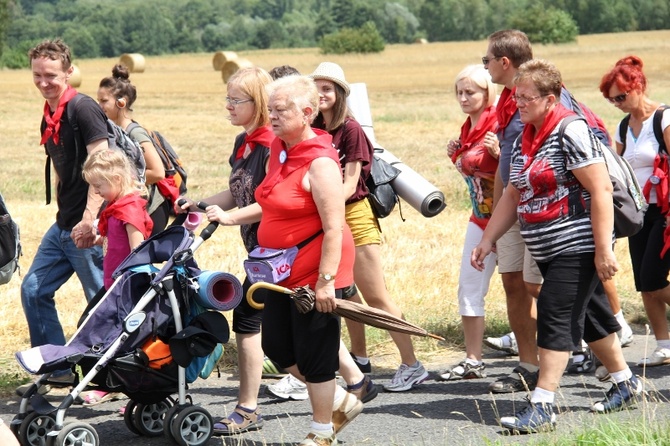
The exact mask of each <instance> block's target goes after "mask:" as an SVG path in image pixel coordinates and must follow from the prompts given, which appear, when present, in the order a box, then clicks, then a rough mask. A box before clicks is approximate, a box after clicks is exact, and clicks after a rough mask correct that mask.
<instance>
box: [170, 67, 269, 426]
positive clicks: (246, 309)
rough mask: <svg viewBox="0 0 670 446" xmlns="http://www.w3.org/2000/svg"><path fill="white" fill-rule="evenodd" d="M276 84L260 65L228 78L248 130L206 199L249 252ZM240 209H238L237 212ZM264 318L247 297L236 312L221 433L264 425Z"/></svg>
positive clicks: (232, 113) (230, 107)
mask: <svg viewBox="0 0 670 446" xmlns="http://www.w3.org/2000/svg"><path fill="white" fill-rule="evenodd" d="M270 82H272V78H271V77H270V75H269V74H268V73H267V72H266V71H265V70H263V69H262V68H257V67H253V68H245V69H242V70H240V71H238V72H236V73H235V74H234V75H233V76H232V77H231V78H230V79H229V80H228V84H227V92H228V95H227V96H226V99H225V100H226V110H227V111H228V115H229V119H230V123H231V124H233V125H235V126H239V127H242V128H243V129H244V131H243V132H242V133H240V134H239V135H238V136H237V138H235V145H234V147H233V152H232V154H231V155H230V159H229V160H228V161H229V163H230V166H231V167H232V170H231V173H230V177H229V179H228V189H226V190H224V191H222V192H219V193H218V194H216V195H213V196H211V197H208V198H204V199H203V200H202V201H203V202H205V203H207V204H209V205H210V206H209V207H208V208H207V217H208V219H209V220H210V221H217V222H219V223H221V224H223V225H239V226H240V234H241V236H242V241H243V243H244V247H245V248H246V249H247V251H248V252H250V251H251V250H253V249H254V248H255V247H256V246H257V245H258V236H257V233H258V226H259V223H258V220H259V219H260V215H261V208H260V206H259V205H258V204H256V199H255V198H254V192H255V191H256V188H257V187H258V185H259V184H260V183H261V182H262V181H263V179H264V178H265V174H266V171H267V167H268V160H269V158H270V144H271V143H272V141H273V140H274V139H275V135H274V133H272V127H271V126H270V118H269V112H268V95H267V92H266V90H265V87H266V85H268V84H269V83H270ZM184 198H185V197H184ZM186 200H187V204H184V205H183V206H182V208H183V209H189V210H191V211H196V210H197V209H196V208H195V205H194V203H193V201H191V200H189V199H186ZM234 208H237V209H235V210H234V211H231V209H234ZM250 286H251V283H250V282H249V279H248V278H245V280H244V285H243V293H244V294H245V295H246V292H247V290H248V289H249V287H250ZM264 293H265V290H263V289H260V290H258V291H257V292H256V293H255V294H254V295H257V294H259V295H262V294H264ZM261 299H262V298H261ZM259 300H260V299H259ZM262 316H263V311H262V310H256V309H253V308H251V306H250V305H249V303H248V302H247V300H246V299H242V301H241V303H240V304H239V305H238V306H237V307H236V308H235V310H234V311H233V331H234V332H235V340H236V342H237V355H238V363H239V370H240V388H239V392H238V399H237V405H236V406H235V409H234V410H233V411H232V412H230V415H228V417H226V418H223V419H220V420H219V421H216V422H215V424H214V434H215V435H234V434H241V433H243V432H248V431H253V430H258V429H260V428H261V427H262V426H263V417H262V416H261V414H260V411H259V410H258V391H259V388H260V385H261V374H262V369H263V349H262V348H261V320H262Z"/></svg>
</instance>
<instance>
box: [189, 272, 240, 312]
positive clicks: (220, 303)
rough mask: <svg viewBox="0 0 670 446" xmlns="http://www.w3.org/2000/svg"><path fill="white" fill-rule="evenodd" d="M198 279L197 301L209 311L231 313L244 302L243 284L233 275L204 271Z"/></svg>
mask: <svg viewBox="0 0 670 446" xmlns="http://www.w3.org/2000/svg"><path fill="white" fill-rule="evenodd" d="M197 279H198V285H199V286H200V287H199V288H198V294H197V295H196V301H197V302H198V303H199V304H200V305H202V306H203V307H205V308H207V309H210V310H218V311H229V310H232V309H234V308H235V307H237V306H238V305H239V304H240V302H241V301H242V297H243V295H242V284H241V283H240V281H239V280H238V279H237V277H235V276H233V275H232V274H229V273H222V272H219V271H203V272H202V273H200V275H199V276H198V277H197Z"/></svg>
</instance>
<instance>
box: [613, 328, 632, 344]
mask: <svg viewBox="0 0 670 446" xmlns="http://www.w3.org/2000/svg"><path fill="white" fill-rule="evenodd" d="M616 334H617V336H619V341H620V342H621V346H622V347H627V346H629V345H630V344H632V343H633V329H631V328H630V325H628V324H626V325H624V326H623V327H621V330H619V331H617V332H616Z"/></svg>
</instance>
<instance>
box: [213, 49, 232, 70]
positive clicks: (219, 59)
mask: <svg viewBox="0 0 670 446" xmlns="http://www.w3.org/2000/svg"><path fill="white" fill-rule="evenodd" d="M233 59H237V53H236V52H234V51H217V52H216V53H214V57H213V58H212V66H213V67H214V70H215V71H220V70H221V68H223V64H224V63H226V62H228V61H229V60H233Z"/></svg>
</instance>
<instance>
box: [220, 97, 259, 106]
mask: <svg viewBox="0 0 670 446" xmlns="http://www.w3.org/2000/svg"><path fill="white" fill-rule="evenodd" d="M226 102H227V103H228V105H230V106H231V107H237V106H238V105H240V104H244V103H245V102H254V100H253V99H230V98H229V97H228V96H226Z"/></svg>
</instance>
